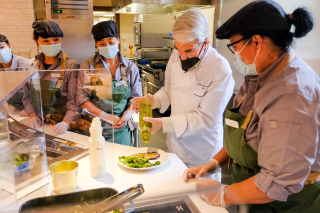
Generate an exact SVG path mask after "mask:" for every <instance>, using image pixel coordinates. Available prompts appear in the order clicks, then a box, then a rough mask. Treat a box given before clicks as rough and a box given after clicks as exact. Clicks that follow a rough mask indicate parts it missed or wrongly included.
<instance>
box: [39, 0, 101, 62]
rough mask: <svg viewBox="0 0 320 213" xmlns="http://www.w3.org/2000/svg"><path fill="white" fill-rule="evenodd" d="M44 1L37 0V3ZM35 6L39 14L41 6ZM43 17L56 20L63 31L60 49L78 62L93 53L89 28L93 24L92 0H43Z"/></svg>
mask: <svg viewBox="0 0 320 213" xmlns="http://www.w3.org/2000/svg"><path fill="white" fill-rule="evenodd" d="M37 1H38V0H37ZM40 4H44V1H42V2H38V5H40ZM38 5H36V6H35V13H36V14H37V15H40V13H41V12H42V11H41V8H39V6H38ZM43 12H45V15H46V16H45V17H44V18H45V19H46V20H51V21H54V22H56V23H57V24H58V25H59V27H60V28H61V30H62V31H63V42H62V49H63V50H64V51H65V52H66V53H68V55H70V56H71V57H72V58H74V59H75V60H77V61H78V62H79V63H80V64H81V63H82V61H83V60H84V59H87V58H89V57H92V56H93V55H94V54H95V49H94V47H95V45H94V40H93V39H92V34H91V29H92V26H93V4H92V0H51V1H46V2H45V11H43Z"/></svg>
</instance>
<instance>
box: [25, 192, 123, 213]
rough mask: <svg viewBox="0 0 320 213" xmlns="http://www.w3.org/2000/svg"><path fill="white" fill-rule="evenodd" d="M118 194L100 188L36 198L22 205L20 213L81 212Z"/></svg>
mask: <svg viewBox="0 0 320 213" xmlns="http://www.w3.org/2000/svg"><path fill="white" fill-rule="evenodd" d="M117 193H118V191H117V190H115V189H112V188H99V189H92V190H87V191H81V192H74V193H70V194H64V195H53V196H48V197H40V198H35V199H32V200H29V201H27V202H25V203H24V204H22V205H21V207H20V209H19V213H40V212H46V213H51V212H52V213H53V212H54V213H65V212H72V213H74V212H76V211H79V212H81V211H83V210H84V209H85V208H86V207H87V204H88V205H94V204H97V203H99V202H101V201H103V200H105V199H107V198H108V197H111V196H112V195H115V194H117ZM76 206H77V207H76ZM80 207H81V208H80Z"/></svg>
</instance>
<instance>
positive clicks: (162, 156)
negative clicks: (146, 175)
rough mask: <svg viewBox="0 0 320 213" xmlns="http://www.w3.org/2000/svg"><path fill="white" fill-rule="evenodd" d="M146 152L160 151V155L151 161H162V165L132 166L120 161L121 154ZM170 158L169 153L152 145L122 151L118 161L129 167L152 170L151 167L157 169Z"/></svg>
mask: <svg viewBox="0 0 320 213" xmlns="http://www.w3.org/2000/svg"><path fill="white" fill-rule="evenodd" d="M145 152H158V153H159V154H160V157H159V158H158V159H156V160H150V162H151V163H154V162H156V161H160V165H158V166H152V167H146V168H131V167H127V165H126V164H124V163H121V162H120V161H119V157H121V156H129V155H134V154H139V153H145ZM168 160H169V155H168V154H167V153H166V152H164V151H162V150H161V149H157V148H151V147H141V148H136V149H129V150H127V151H125V152H123V153H121V155H119V156H118V158H117V161H118V164H119V165H121V166H123V167H126V168H127V169H132V170H150V169H155V168H158V167H159V166H162V165H164V164H165V163H166V162H167V161H168Z"/></svg>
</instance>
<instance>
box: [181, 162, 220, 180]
mask: <svg viewBox="0 0 320 213" xmlns="http://www.w3.org/2000/svg"><path fill="white" fill-rule="evenodd" d="M219 171H220V165H219V162H218V161H217V160H216V159H211V160H210V161H208V162H207V163H204V164H202V165H199V166H196V167H193V168H190V169H187V170H186V171H184V173H183V175H182V178H183V180H184V181H185V182H188V180H189V179H194V178H195V179H198V178H200V177H201V176H203V175H204V174H206V173H214V172H219Z"/></svg>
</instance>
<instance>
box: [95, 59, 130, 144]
mask: <svg viewBox="0 0 320 213" xmlns="http://www.w3.org/2000/svg"><path fill="white" fill-rule="evenodd" d="M95 68H96V69H99V68H101V61H100V62H99V63H98V64H96V67H95ZM120 69H121V76H122V81H123V84H122V85H119V86H116V84H117V83H119V82H120V81H112V102H111V100H109V99H103V98H101V99H100V98H99V97H98V96H96V91H95V90H92V91H91V99H90V100H91V101H92V103H94V104H95V105H96V106H97V107H98V108H99V109H101V110H102V111H104V112H106V113H109V114H110V112H112V114H114V115H117V116H118V117H119V118H121V117H122V115H123V113H124V112H125V111H126V107H127V104H128V100H129V98H130V95H131V88H130V86H129V82H128V81H127V79H126V72H125V67H124V65H121V67H120ZM96 85H102V82H101V81H98V82H97V83H96ZM110 106H112V109H110V108H111V107H110ZM105 125H107V127H108V128H106V129H104V131H103V133H102V135H103V136H104V137H105V138H106V140H107V141H110V140H111V137H112V129H113V128H112V126H111V125H109V124H105ZM113 132H114V136H113V140H114V142H115V143H117V144H122V145H127V146H131V131H130V128H129V126H128V124H126V125H125V126H124V127H123V128H121V129H114V130H113Z"/></svg>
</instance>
